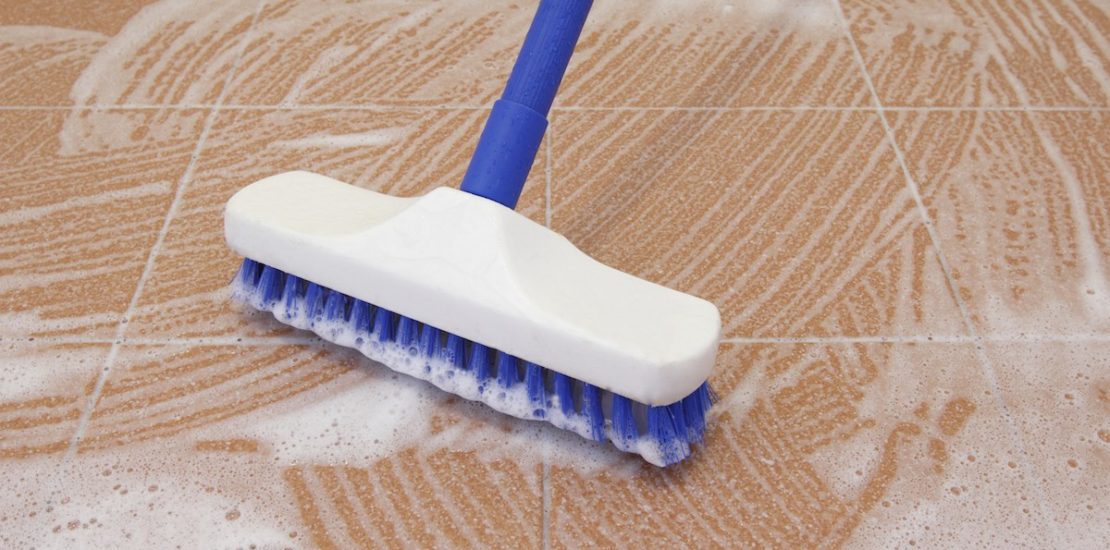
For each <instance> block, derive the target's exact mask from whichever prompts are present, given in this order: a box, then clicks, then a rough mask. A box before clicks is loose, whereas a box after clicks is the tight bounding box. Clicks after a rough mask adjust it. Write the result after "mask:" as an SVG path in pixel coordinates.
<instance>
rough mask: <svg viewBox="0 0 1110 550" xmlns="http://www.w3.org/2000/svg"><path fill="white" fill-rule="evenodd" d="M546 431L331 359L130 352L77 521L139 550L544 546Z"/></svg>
mask: <svg viewBox="0 0 1110 550" xmlns="http://www.w3.org/2000/svg"><path fill="white" fill-rule="evenodd" d="M541 429H543V428H542V427H541V426H540V425H539V424H538V423H531V422H520V421H515V420H510V419H507V418H505V417H503V416H501V415H499V414H497V413H494V412H492V411H490V410H488V409H485V408H484V407H480V406H476V405H473V404H470V403H466V402H461V401H459V400H457V399H453V398H450V397H448V396H446V395H445V394H443V393H442V392H440V391H439V390H437V389H436V388H434V387H432V386H430V385H428V384H425V383H423V382H420V381H417V380H413V379H410V378H407V377H403V376H399V375H397V374H395V373H393V372H392V371H390V370H388V369H386V368H384V367H382V366H380V365H378V364H376V363H372V362H370V361H369V360H366V359H364V358H362V357H361V356H360V355H358V354H357V353H355V352H352V351H350V350H339V349H336V348H332V347H330V346H327V347H325V346H315V345H310V346H281V345H272V346H125V348H124V350H123V351H121V352H120V355H119V358H118V360H117V362H116V365H115V366H114V367H113V370H112V375H111V377H110V379H109V380H108V382H107V383H106V384H105V385H104V389H103V391H102V393H101V394H100V399H99V401H98V403H97V407H96V409H95V411H94V414H93V416H92V418H91V420H90V423H89V427H88V431H87V432H86V434H85V437H84V439H83V440H82V442H81V445H80V448H79V451H78V454H77V459H76V461H75V470H74V472H73V475H74V476H75V478H74V479H75V483H76V484H78V485H79V486H81V487H82V488H83V489H82V490H81V491H80V492H79V494H78V495H76V496H75V497H74V499H73V501H74V502H73V504H72V505H71V506H70V507H69V508H67V509H66V510H63V512H64V513H65V514H70V515H74V516H75V517H79V518H83V517H85V516H87V515H96V516H97V519H98V520H99V522H100V523H101V524H110V523H115V524H116V525H114V526H113V527H112V529H109V530H106V531H107V532H106V535H105V536H106V537H107V538H106V539H103V540H119V541H121V542H122V541H123V540H124V539H123V537H124V536H126V534H127V533H128V532H130V533H132V534H134V535H135V536H136V537H138V538H132V539H131V541H130V542H129V544H138V543H141V542H142V541H144V540H146V541H158V540H174V541H175V542H178V543H180V544H184V545H185V546H206V547H207V546H213V545H224V544H231V543H232V542H234V543H235V544H243V545H246V544H250V543H255V544H258V545H259V546H260V547H261V546H265V545H267V544H279V543H281V544H291V545H296V546H309V545H311V546H319V547H325V548H326V547H336V548H346V547H352V546H363V547H382V546H389V547H411V546H413V545H417V546H425V547H430V546H444V545H449V546H480V547H502V548H529V547H532V548H535V547H538V546H539V545H540V540H539V537H540V531H541V521H542V494H541V485H540V484H541V483H542V475H541V472H542V470H541V466H540V464H541V461H542V454H539V453H537V452H535V451H531V450H530V449H529V447H530V446H532V445H533V441H534V440H535V439H536V438H538V437H539V435H538V431H539V430H541ZM109 487H112V489H111V490H110V491H109V490H108V488H109ZM148 491H149V493H153V494H148ZM128 492H130V493H132V494H130V495H129V494H128ZM95 494H104V495H105V497H104V498H105V499H107V501H108V504H107V505H105V504H102V503H98V501H96V500H92V499H90V498H87V497H88V496H91V495H95ZM186 503H190V504H189V505H187V506H186V505H185V504H186ZM197 503H202V504H201V505H197ZM148 508H149V509H150V510H151V511H150V512H144V513H143V515H142V516H141V518H140V519H139V520H137V521H136V520H130V521H128V522H121V521H120V520H122V519H124V518H127V517H128V511H129V510H133V509H142V510H146V509H148ZM63 515H64V514H63ZM195 524H204V525H212V526H214V528H213V529H211V530H193V529H189V528H188V527H187V526H188V525H195ZM292 533H296V534H295V535H294V534H292ZM63 534H65V535H66V536H72V537H75V538H76V541H78V542H80V541H82V540H84V541H88V540H90V539H88V538H82V537H85V536H90V535H91V532H90V533H89V534H88V535H86V533H83V532H81V533H63Z"/></svg>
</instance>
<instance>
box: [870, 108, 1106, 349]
mask: <svg viewBox="0 0 1110 550" xmlns="http://www.w3.org/2000/svg"><path fill="white" fill-rule="evenodd" d="M889 116H890V117H891V121H892V125H893V126H894V128H895V132H896V134H897V136H898V137H897V139H898V141H899V144H900V145H901V147H902V149H903V150H904V151H905V152H906V153H905V155H906V159H907V162H908V163H909V167H910V170H911V172H912V173H913V175H914V178H915V179H916V180H917V182H918V183H919V185H920V187H921V193H922V196H923V198H924V200H925V202H926V204H927V207H928V210H929V215H930V217H931V218H932V219H933V220H936V229H937V234H938V235H939V236H940V239H941V248H942V250H943V251H944V253H945V255H946V257H947V258H948V260H949V262H950V263H951V265H952V273H953V277H954V279H955V280H956V284H957V285H958V286H959V292H960V294H961V296H962V297H963V300H964V301H965V303H967V304H968V307H969V309H970V312H971V314H972V316H973V321H974V322H975V323H976V325H977V328H978V330H979V331H981V332H982V333H985V334H992V335H1038V334H1081V333H1101V334H1106V333H1107V331H1110V278H1108V277H1107V273H1110V241H1108V240H1107V237H1106V235H1107V234H1108V232H1107V228H1108V227H1110V180H1108V176H1107V174H1108V173H1110V163H1108V162H1107V160H1106V159H1107V158H1110V157H1108V155H1107V148H1106V145H1105V143H1106V139H1105V137H1110V116H1108V115H1107V114H1106V113H1037V114H1035V115H1030V114H1025V113H983V112H961V113H949V112H933V113H927V114H923V113H897V114H894V113H889Z"/></svg>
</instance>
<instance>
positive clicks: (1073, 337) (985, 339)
mask: <svg viewBox="0 0 1110 550" xmlns="http://www.w3.org/2000/svg"><path fill="white" fill-rule="evenodd" d="M720 342H722V343H1099V342H1107V343H1110V334H1025V333H1021V334H987V336H981V334H980V336H959V334H955V336H952V334H940V336H861V337H846V336H833V337H735V338H723V339H720Z"/></svg>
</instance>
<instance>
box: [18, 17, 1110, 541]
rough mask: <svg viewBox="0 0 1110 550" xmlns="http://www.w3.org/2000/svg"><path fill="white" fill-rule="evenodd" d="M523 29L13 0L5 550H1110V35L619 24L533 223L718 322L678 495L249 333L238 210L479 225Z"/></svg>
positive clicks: (347, 360)
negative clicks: (442, 209)
mask: <svg viewBox="0 0 1110 550" xmlns="http://www.w3.org/2000/svg"><path fill="white" fill-rule="evenodd" d="M533 6H534V3H532V2H525V3H522V4H515V3H511V2H507V1H503V0H497V1H494V2H431V1H392V2H385V1H362V2H357V1H356V2H347V1H338V0H336V1H331V2H321V1H310V0H234V1H226V0H198V1H169V0H166V1H162V2H146V1H134V0H102V1H98V2H79V3H71V2H66V1H63V0H48V1H47V0H44V1H40V2H22V1H16V0H0V136H2V137H0V483H2V484H3V486H4V487H5V491H4V492H3V493H2V494H0V545H2V546H3V547H6V548H30V547H36V548H43V547H72V546H74V545H77V546H96V547H121V546H125V547H169V546H178V545H179V546H181V547H256V548H282V547H324V548H329V547H330V548H344V547H352V546H365V547H406V546H407V547H415V546H422V547H433V546H438V547H444V546H458V547H502V548H541V547H542V548H548V547H553V548H564V547H567V548H570V547H629V546H632V547H691V548H709V547H728V548H733V547H768V546H778V547H786V548H801V547H842V546H843V547H863V548H892V547H913V546H916V547H942V548H949V547H955V546H960V547H996V548H1017V547H1040V548H1044V547H1058V548H1106V547H1107V546H1110V497H1108V496H1107V495H1110V397H1108V396H1110V175H1108V174H1110V38H1107V37H1110V2H1107V1H1106V0H967V1H964V0H959V1H957V0H894V1H891V0H882V1H879V0H735V1H733V2H730V3H726V2H715V1H702V0H696V1H691V2H675V1H669V0H667V1H664V0H656V1H647V0H645V1H642V2H619V1H617V0H598V1H597V2H596V6H595V8H594V13H593V14H592V15H591V17H590V20H589V22H588V23H587V27H586V30H585V32H584V35H583V38H582V41H581V43H580V45H579V48H578V53H577V55H576V57H575V58H574V60H573V61H572V64H571V67H570V70H569V74H568V77H567V81H566V82H565V83H564V86H563V90H562V92H561V94H560V96H559V98H558V100H557V103H556V108H555V110H554V111H553V113H552V116H551V118H552V123H551V130H550V132H549V134H548V136H547V138H546V141H545V144H544V146H543V147H542V151H541V154H540V156H539V158H537V160H536V163H535V165H534V167H533V171H532V174H531V176H530V183H529V184H528V187H527V190H526V193H525V196H524V198H523V200H522V202H521V207H520V210H521V211H522V212H523V213H524V214H525V215H527V216H529V217H531V218H532V219H534V220H536V221H537V222H541V223H545V224H548V225H550V226H551V227H552V228H554V229H556V230H558V231H560V232H561V233H563V234H565V235H566V236H567V237H568V238H569V239H571V240H572V241H573V242H574V243H575V244H577V245H578V246H579V247H580V248H582V249H583V250H585V251H587V252H588V253H590V254H592V255H593V256H595V257H597V258H598V259H600V260H602V261H605V262H607V263H610V264H611V265H614V266H616V267H618V268H620V269H623V270H626V271H629V272H632V273H634V274H636V275H638V276H641V277H644V278H647V279H649V280H653V281H656V282H660V283H663V284H667V285H669V286H673V287H675V288H678V289H680V290H683V291H687V292H692V293H695V294H698V295H700V296H703V297H705V298H707V299H709V300H712V301H713V302H715V303H716V304H717V305H718V306H719V308H720V309H721V312H722V317H723V325H724V326H723V329H724V332H723V341H722V346H721V351H720V355H719V357H718V362H717V367H716V370H715V372H714V375H713V378H712V382H713V383H714V384H715V387H716V388H717V389H718V392H719V393H720V395H721V401H720V402H719V404H718V405H717V406H716V407H715V409H714V411H713V413H712V427H711V429H710V431H709V434H708V444H707V445H706V446H705V447H704V448H701V449H699V451H698V452H697V454H696V455H695V457H694V458H693V459H692V460H690V461H689V462H687V463H685V464H682V465H680V466H678V467H675V468H671V469H667V470H659V469H656V468H654V467H651V466H646V465H644V464H643V463H641V462H639V461H638V460H637V459H634V458H630V457H626V456H622V455H621V454H620V453H617V452H615V451H613V450H611V449H608V448H606V447H603V446H597V445H594V444H590V443H587V442H584V441H582V440H580V439H578V438H576V437H575V436H569V435H567V434H565V433H563V432H560V431H558V430H555V429H552V428H548V427H546V426H535V425H533V424H532V423H528V422H520V421H516V420H513V419H507V418H504V417H501V416H500V415H497V414H495V413H491V412H490V411H488V410H486V409H485V408H483V407H481V406H475V405H473V404H470V403H466V402H462V401H459V400H457V399H453V398H451V397H449V396H445V395H442V394H440V393H438V392H436V391H434V390H432V389H429V387H428V386H426V385H425V384H423V383H419V382H415V381H411V380H407V379H404V378H399V377H397V376H394V375H392V373H391V372H390V371H388V370H386V369H384V368H382V367H381V366H379V365H376V364H373V363H370V362H368V361H365V360H363V359H361V358H360V357H359V356H357V355H356V354H353V353H351V352H349V351H345V350H341V349H334V348H331V347H329V346H326V345H323V344H321V343H319V342H318V341H316V340H314V339H312V338H310V337H308V336H307V335H306V334H303V333H298V332H296V331H294V330H290V329H288V328H285V327H283V326H282V325H279V324H277V323H276V322H273V321H271V320H267V319H265V318H264V317H263V316H261V315H253V314H251V313H250V312H247V311H244V310H242V309H240V308H238V307H235V306H233V305H231V304H229V303H228V301H227V295H226V290H225V286H226V283H227V281H228V280H229V279H230V277H231V276H232V274H233V273H234V271H235V269H236V263H237V259H236V257H235V256H234V255H233V254H232V253H230V252H229V251H228V250H227V249H226V247H225V246H224V244H223V239H222V227H221V223H220V214H221V208H222V205H223V204H224V202H225V201H226V200H227V198H228V197H229V196H230V194H231V193H233V192H234V191H235V190H236V189H238V188H239V187H241V186H243V185H245V184H247V183H249V182H251V181H253V180H255V179H258V178H260V177H263V176H266V175H270V174H272V173H275V172H278V171H282V170H287V169H294V168H301V169H309V170H314V171H317V172H321V173H324V174H327V175H330V176H333V177H336V178H339V179H342V180H345V181H349V182H352V183H354V184H356V185H360V186H365V187H369V188H373V189H378V190H384V191H387V192H390V193H395V194H399V195H413V194H418V193H421V192H423V191H425V190H427V189H429V188H431V187H433V186H436V185H456V184H457V182H458V180H459V179H460V177H461V175H462V172H463V170H464V168H465V163H466V159H467V156H468V154H469V152H470V150H471V148H472V147H473V143H474V140H475V138H476V135H477V132H478V131H479V130H480V128H481V124H482V121H483V120H484V117H485V114H486V111H485V108H486V107H487V106H488V104H489V103H490V102H491V100H492V99H493V98H494V97H496V95H497V94H498V93H499V91H500V87H501V85H502V82H503V81H504V79H505V77H506V75H507V74H508V71H509V69H510V67H511V63H512V59H513V57H514V56H515V53H516V49H517V47H518V44H519V42H520V40H521V38H522V36H523V33H524V30H525V29H526V25H527V21H528V20H529V18H530V15H531V12H532V10H533ZM398 397H404V401H405V402H410V401H411V402H417V403H420V406H419V407H416V408H415V409H408V408H406V409H399V408H397V407H396V406H395V405H394V403H396V402H398V401H399V399H398Z"/></svg>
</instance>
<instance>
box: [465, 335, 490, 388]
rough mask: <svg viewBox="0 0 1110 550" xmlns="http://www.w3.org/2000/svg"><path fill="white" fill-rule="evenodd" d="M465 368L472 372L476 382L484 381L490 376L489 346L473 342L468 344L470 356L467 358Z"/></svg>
mask: <svg viewBox="0 0 1110 550" xmlns="http://www.w3.org/2000/svg"><path fill="white" fill-rule="evenodd" d="M466 368H467V370H469V371H470V372H473V373H474V377H475V378H477V379H478V382H479V383H481V382H485V381H486V380H488V379H489V377H490V371H491V370H492V365H491V364H490V356H489V348H487V347H486V346H483V345H482V344H479V343H477V342H474V343H473V344H471V346H470V357H468V358H467V361H466Z"/></svg>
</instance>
